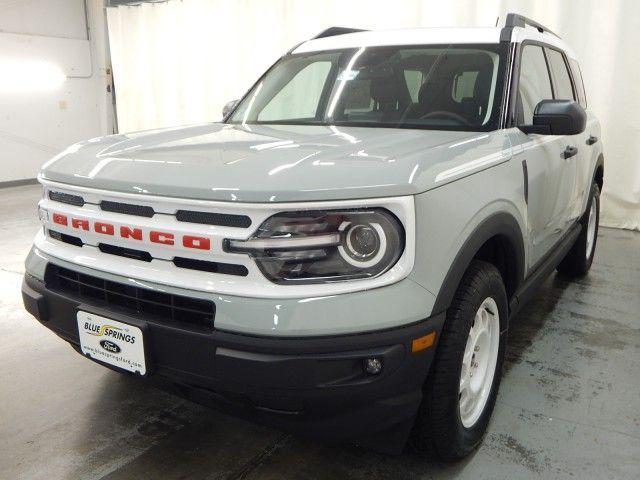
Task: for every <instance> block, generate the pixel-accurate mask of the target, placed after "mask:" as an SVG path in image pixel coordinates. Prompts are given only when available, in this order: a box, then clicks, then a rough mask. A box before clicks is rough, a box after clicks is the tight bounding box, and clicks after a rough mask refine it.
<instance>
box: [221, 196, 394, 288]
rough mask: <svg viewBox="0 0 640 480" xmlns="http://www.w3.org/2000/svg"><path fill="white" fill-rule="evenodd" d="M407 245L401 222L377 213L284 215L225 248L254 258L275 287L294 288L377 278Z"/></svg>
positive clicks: (371, 210)
mask: <svg viewBox="0 0 640 480" xmlns="http://www.w3.org/2000/svg"><path fill="white" fill-rule="evenodd" d="M404 244H405V239H404V229H403V228H402V224H401V223H400V222H399V221H398V219H397V218H396V217H395V216H394V215H393V214H392V213H390V212H389V211H387V210H385V209H381V208H372V209H366V210H324V211H308V212H286V213H279V214H277V215H274V216H272V217H270V218H268V219H267V220H265V222H264V223H263V224H262V225H260V227H259V228H258V230H257V231H256V233H255V234H254V235H253V236H252V237H251V238H249V239H248V240H246V241H245V240H227V241H226V242H225V248H226V250H227V251H229V252H234V253H248V254H249V255H251V256H252V257H253V258H254V259H255V261H256V263H257V265H258V267H259V268H260V270H261V271H262V273H263V274H264V275H265V276H266V277H267V278H268V279H269V280H271V281H272V282H275V283H280V284H294V283H323V282H337V281H344V280H354V279H359V278H371V277H376V276H378V275H381V274H382V273H384V272H386V271H387V270H388V269H389V268H391V267H392V266H393V265H394V264H395V263H396V262H397V261H398V259H399V258H400V256H401V255H402V252H403V250H404Z"/></svg>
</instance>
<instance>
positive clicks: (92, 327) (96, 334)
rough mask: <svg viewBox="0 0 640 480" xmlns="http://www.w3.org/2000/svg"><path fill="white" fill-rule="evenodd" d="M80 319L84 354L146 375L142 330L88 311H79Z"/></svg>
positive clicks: (80, 333) (79, 325) (81, 342)
mask: <svg viewBox="0 0 640 480" xmlns="http://www.w3.org/2000/svg"><path fill="white" fill-rule="evenodd" d="M77 318H78V333H79V335H80V347H81V348H82V353H84V354H85V355H88V356H90V357H91V358H92V359H94V360H99V361H101V362H104V363H108V364H109V365H113V366H115V367H120V368H122V369H124V370H128V371H130V372H134V373H139V374H140V375H144V374H145V373H146V371H147V368H146V362H145V358H144V341H143V338H142V330H140V329H139V328H138V327H134V326H133V325H129V324H126V323H122V322H118V321H116V320H112V319H110V318H105V317H101V316H99V315H95V314H93V313H88V312H82V311H79V312H78V315H77Z"/></svg>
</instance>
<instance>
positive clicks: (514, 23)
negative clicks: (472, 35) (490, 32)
mask: <svg viewBox="0 0 640 480" xmlns="http://www.w3.org/2000/svg"><path fill="white" fill-rule="evenodd" d="M527 25H528V26H530V27H533V28H535V29H536V30H538V31H539V32H540V33H550V34H551V35H553V36H556V37H558V38H560V35H558V34H556V33H554V32H552V31H551V30H549V29H548V28H547V27H545V26H544V25H542V24H541V23H538V22H536V21H535V20H531V19H530V18H527V17H525V16H524V15H520V14H518V13H509V14H507V20H506V22H504V27H503V28H502V31H501V32H500V41H506V42H508V41H510V40H511V33H512V32H513V28H514V27H522V28H525V27H526V26H527Z"/></svg>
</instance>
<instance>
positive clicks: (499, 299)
mask: <svg viewBox="0 0 640 480" xmlns="http://www.w3.org/2000/svg"><path fill="white" fill-rule="evenodd" d="M499 287H500V288H498V285H494V284H488V285H486V289H483V290H482V291H480V292H478V293H479V295H478V299H477V302H474V305H475V308H474V309H472V312H470V315H471V319H470V321H469V325H468V329H467V336H468V334H469V331H470V329H471V323H472V320H473V318H474V317H475V314H476V312H477V311H478V309H479V308H480V305H481V304H482V302H484V300H485V299H486V298H489V297H491V298H493V300H494V301H495V302H496V305H497V306H498V313H499V317H500V318H499V321H500V343H499V345H498V358H497V360H496V367H495V372H494V375H493V382H492V384H491V391H490V393H489V398H487V402H486V404H485V406H484V411H483V412H482V414H481V415H480V417H479V418H478V420H477V422H476V423H475V424H474V425H473V426H472V427H470V428H467V427H465V426H464V425H463V424H462V419H461V418H460V405H459V404H458V403H456V416H455V419H456V430H457V431H458V435H459V436H460V438H461V440H462V443H463V444H464V445H466V446H467V447H468V448H475V447H476V446H477V445H478V443H480V441H482V437H483V436H484V433H485V431H486V429H487V426H488V424H489V420H490V419H491V414H492V413H493V407H494V405H495V402H496V398H497V395H498V389H499V386H500V381H501V379H502V367H503V364H504V356H505V352H506V347H507V326H508V306H507V300H506V294H505V293H504V287H503V286H502V285H501V284H500V285H499ZM465 340H466V339H465ZM462 354H463V355H464V346H463V349H462ZM461 371H462V356H461V357H460V365H459V368H458V371H457V372H456V373H457V375H456V378H457V380H458V383H459V382H460V374H461Z"/></svg>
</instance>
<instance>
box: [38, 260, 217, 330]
mask: <svg viewBox="0 0 640 480" xmlns="http://www.w3.org/2000/svg"><path fill="white" fill-rule="evenodd" d="M45 284H46V286H47V288H48V289H50V290H54V291H57V292H61V293H64V294H66V295H69V296H71V297H73V298H75V299H76V300H78V301H80V302H83V303H87V304H94V305H97V306H100V307H108V308H109V309H113V310H115V311H118V310H120V311H122V312H123V313H125V314H128V315H131V316H135V317H141V318H143V319H147V320H149V321H150V322H155V323H161V324H168V325H172V324H181V325H185V326H186V325H188V326H189V327H190V328H195V329H197V330H199V331H204V332H210V331H212V330H213V319H214V317H215V305H214V303H213V302H211V301H209V300H202V299H199V298H191V297H185V296H182V295H172V294H170V293H165V292H160V291H157V290H152V289H149V288H141V287H138V286H136V285H127V284H124V283H119V282H112V281H110V280H105V279H104V278H100V277H94V276H92V275H86V274H83V273H80V272H76V271H73V270H69V269H67V268H63V267H59V266H57V265H54V264H51V263H50V264H49V265H48V266H47V270H46V272H45Z"/></svg>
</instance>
